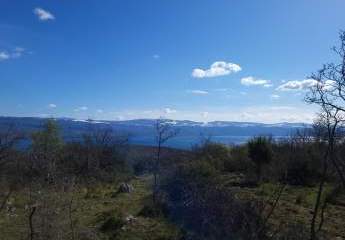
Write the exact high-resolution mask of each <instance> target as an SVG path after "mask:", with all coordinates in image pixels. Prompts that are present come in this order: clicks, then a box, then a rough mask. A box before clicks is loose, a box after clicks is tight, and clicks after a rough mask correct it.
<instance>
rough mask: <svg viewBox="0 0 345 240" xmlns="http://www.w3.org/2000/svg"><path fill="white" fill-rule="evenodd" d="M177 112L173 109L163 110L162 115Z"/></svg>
mask: <svg viewBox="0 0 345 240" xmlns="http://www.w3.org/2000/svg"><path fill="white" fill-rule="evenodd" d="M176 112H177V111H176V110H175V109H171V108H165V109H164V113H165V114H172V113H176Z"/></svg>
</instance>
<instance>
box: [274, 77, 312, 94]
mask: <svg viewBox="0 0 345 240" xmlns="http://www.w3.org/2000/svg"><path fill="white" fill-rule="evenodd" d="M316 84H317V81H316V80H314V79H305V80H301V81H298V80H294V81H288V82H285V83H283V84H282V85H280V86H279V87H278V88H277V90H278V91H301V90H305V89H308V88H310V87H313V86H315V85H316Z"/></svg>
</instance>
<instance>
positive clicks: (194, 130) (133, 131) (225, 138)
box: [0, 117, 311, 148]
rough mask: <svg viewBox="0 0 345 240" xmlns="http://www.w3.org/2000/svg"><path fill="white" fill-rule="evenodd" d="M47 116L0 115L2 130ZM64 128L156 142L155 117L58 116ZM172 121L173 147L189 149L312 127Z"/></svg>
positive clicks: (69, 132)
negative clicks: (206, 143)
mask: <svg viewBox="0 0 345 240" xmlns="http://www.w3.org/2000/svg"><path fill="white" fill-rule="evenodd" d="M46 120H47V119H45V118H35V117H0V129H3V128H5V127H6V126H7V125H9V124H14V125H15V126H16V127H17V128H18V129H20V130H23V131H25V132H27V133H30V132H32V131H37V130H39V129H40V127H41V126H42V124H43V123H44V122H45V121H46ZM55 120H56V121H57V123H58V125H59V127H60V129H61V131H62V135H63V137H64V138H65V139H66V140H67V141H68V140H73V139H78V138H80V136H81V135H82V134H83V133H86V132H87V131H90V129H95V128H96V129H97V128H100V129H102V128H103V129H104V128H111V129H113V130H114V131H115V132H117V133H118V134H121V135H122V134H128V135H129V136H130V140H131V142H132V143H134V144H143V145H152V144H154V124H155V123H156V120H154V119H136V120H125V121H108V120H107V121H99V120H97V121H96V120H78V119H71V118H57V119H55ZM163 121H164V122H166V123H169V124H171V126H172V128H177V129H179V134H178V136H177V137H176V138H174V139H172V140H171V141H170V144H168V145H170V146H173V147H181V148H187V147H189V146H190V145H191V144H194V143H197V142H198V141H200V139H201V138H202V137H211V139H213V140H215V141H220V142H223V143H229V144H230V143H235V144H236V143H242V142H245V141H246V140H247V139H249V138H251V137H253V136H257V135H272V136H273V137H286V136H289V135H291V134H293V133H294V132H296V130H297V129H302V128H309V127H311V125H310V124H306V123H287V122H284V123H275V124H265V123H255V122H230V121H213V122H208V123H203V122H194V121H188V120H170V119H165V120H163Z"/></svg>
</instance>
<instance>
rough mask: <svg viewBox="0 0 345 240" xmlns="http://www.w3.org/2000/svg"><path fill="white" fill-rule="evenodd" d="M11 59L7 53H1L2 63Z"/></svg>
mask: <svg viewBox="0 0 345 240" xmlns="http://www.w3.org/2000/svg"><path fill="white" fill-rule="evenodd" d="M8 59H10V55H9V54H8V53H7V52H0V61H5V60H8Z"/></svg>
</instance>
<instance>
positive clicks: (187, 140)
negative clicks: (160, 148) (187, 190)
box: [130, 136, 285, 149]
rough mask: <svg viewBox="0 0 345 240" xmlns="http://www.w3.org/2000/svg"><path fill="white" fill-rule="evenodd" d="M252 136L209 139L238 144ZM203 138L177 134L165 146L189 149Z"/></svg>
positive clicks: (143, 141) (145, 140) (148, 140)
mask: <svg viewBox="0 0 345 240" xmlns="http://www.w3.org/2000/svg"><path fill="white" fill-rule="evenodd" d="M252 137H253V136H212V137H211V138H210V140H211V141H212V142H218V143H223V144H227V145H234V144H235V145H239V144H244V143H246V142H247V141H248V140H249V139H251V138H252ZM274 138H285V137H284V136H276V137H274ZM202 140H203V138H201V137H190V136H182V137H181V136H180V137H179V136H177V137H174V138H172V139H170V140H169V141H168V142H167V143H166V144H165V146H168V147H174V148H180V149H190V148H191V147H192V146H194V145H195V144H198V143H201V142H202ZM130 143H132V144H139V145H147V146H154V145H155V141H154V138H153V137H146V136H137V137H135V136H134V137H132V138H131V139H130Z"/></svg>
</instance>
